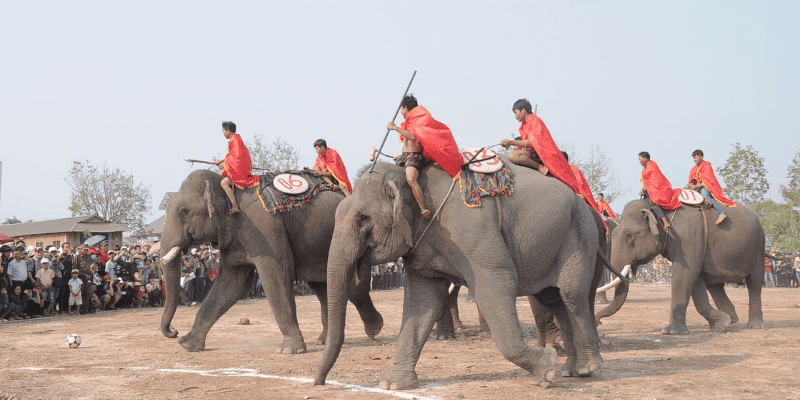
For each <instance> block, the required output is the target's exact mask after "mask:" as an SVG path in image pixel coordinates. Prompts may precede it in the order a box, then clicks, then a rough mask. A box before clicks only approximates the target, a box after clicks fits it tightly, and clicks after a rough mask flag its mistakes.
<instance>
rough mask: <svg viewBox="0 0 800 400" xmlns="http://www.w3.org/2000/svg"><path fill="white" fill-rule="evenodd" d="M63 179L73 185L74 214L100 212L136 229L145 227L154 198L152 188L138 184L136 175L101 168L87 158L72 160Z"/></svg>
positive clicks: (71, 196)
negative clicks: (134, 176)
mask: <svg viewBox="0 0 800 400" xmlns="http://www.w3.org/2000/svg"><path fill="white" fill-rule="evenodd" d="M64 180H65V181H66V182H67V183H68V184H69V186H70V187H71V188H72V194H71V195H70V202H71V203H72V205H71V206H70V207H69V210H70V211H72V216H78V215H97V216H99V217H102V218H105V219H107V220H109V221H111V222H116V223H120V224H125V225H127V226H129V227H131V228H132V229H134V230H141V229H142V228H144V226H145V222H144V217H145V215H147V214H150V212H149V211H150V203H151V201H152V199H151V196H150V187H149V186H144V185H143V184H142V183H139V184H136V182H135V181H134V179H133V175H129V174H127V173H125V171H123V170H121V169H119V168H115V169H113V170H112V169H111V168H109V167H108V166H107V165H103V167H102V168H98V167H96V166H93V165H91V164H90V163H89V161H88V160H87V161H86V162H85V163H84V162H80V161H73V163H72V168H71V169H70V170H69V172H67V177H66V178H64Z"/></svg>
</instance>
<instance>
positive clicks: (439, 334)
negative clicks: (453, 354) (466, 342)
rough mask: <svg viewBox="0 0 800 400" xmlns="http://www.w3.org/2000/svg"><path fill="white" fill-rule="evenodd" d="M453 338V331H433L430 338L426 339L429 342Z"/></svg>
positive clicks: (454, 335)
mask: <svg viewBox="0 0 800 400" xmlns="http://www.w3.org/2000/svg"><path fill="white" fill-rule="evenodd" d="M455 338H456V333H455V332H453V331H448V330H447V329H442V330H439V329H437V330H434V331H433V332H431V334H430V336H428V339H431V340H453V339H455Z"/></svg>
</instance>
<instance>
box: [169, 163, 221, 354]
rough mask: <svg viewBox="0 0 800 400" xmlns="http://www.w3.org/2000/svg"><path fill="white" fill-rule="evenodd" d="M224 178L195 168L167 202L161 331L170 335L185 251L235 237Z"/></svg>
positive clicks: (173, 331) (219, 246) (216, 244)
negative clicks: (182, 257)
mask: <svg viewBox="0 0 800 400" xmlns="http://www.w3.org/2000/svg"><path fill="white" fill-rule="evenodd" d="M221 180H222V178H221V177H220V176H219V175H218V174H216V173H213V172H211V171H206V170H199V171H194V172H192V173H191V174H190V175H189V176H188V177H187V178H186V180H185V181H184V182H183V185H181V189H180V191H179V192H178V193H177V194H175V195H174V196H172V198H171V199H170V201H169V205H168V206H167V213H166V222H165V224H164V231H163V234H162V238H161V256H162V258H161V259H162V262H163V274H164V285H165V293H164V294H165V298H166V302H165V305H164V314H163V315H162V316H161V332H162V333H164V335H165V336H167V337H171V338H174V337H177V336H178V332H177V331H175V330H172V328H171V327H170V323H171V322H172V318H173V317H174V316H175V310H176V309H177V307H178V302H179V293H180V291H179V287H180V276H181V275H180V269H181V260H180V256H181V253H182V252H186V251H187V250H189V246H192V245H200V244H203V243H208V242H211V243H212V244H214V245H215V246H216V247H218V248H224V247H226V246H227V245H228V244H229V243H230V242H231V238H232V234H231V232H230V228H229V225H230V224H229V223H228V218H227V215H226V210H227V203H226V200H225V192H223V191H222V188H221V187H220V181H221Z"/></svg>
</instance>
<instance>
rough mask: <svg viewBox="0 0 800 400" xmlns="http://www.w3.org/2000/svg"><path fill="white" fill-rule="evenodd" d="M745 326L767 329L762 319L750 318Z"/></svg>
mask: <svg viewBox="0 0 800 400" xmlns="http://www.w3.org/2000/svg"><path fill="white" fill-rule="evenodd" d="M747 327H748V328H750V329H767V325H766V324H764V320H763V319H751V320H750V321H748V322H747Z"/></svg>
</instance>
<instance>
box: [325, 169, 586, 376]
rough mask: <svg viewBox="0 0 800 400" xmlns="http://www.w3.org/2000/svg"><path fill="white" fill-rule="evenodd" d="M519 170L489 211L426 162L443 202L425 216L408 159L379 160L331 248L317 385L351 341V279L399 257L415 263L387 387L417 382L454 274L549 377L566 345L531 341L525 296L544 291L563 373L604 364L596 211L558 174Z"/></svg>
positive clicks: (526, 363)
mask: <svg viewBox="0 0 800 400" xmlns="http://www.w3.org/2000/svg"><path fill="white" fill-rule="evenodd" d="M506 165H509V164H508V162H506ZM509 167H510V168H514V170H515V172H516V182H515V188H516V189H515V192H514V193H513V195H511V196H509V197H507V198H506V197H501V198H500V199H499V200H498V201H497V202H493V201H486V202H484V204H483V206H482V207H480V208H467V207H466V206H465V205H464V203H463V201H462V199H461V198H459V197H460V196H459V195H458V194H454V195H452V196H448V187H450V188H451V189H452V185H455V184H456V183H457V182H455V181H453V179H452V178H451V177H450V175H448V174H447V173H445V172H444V171H443V170H441V169H440V168H439V167H438V166H430V167H427V168H425V169H423V171H422V172H421V174H420V178H419V182H420V183H421V185H422V187H424V188H426V194H425V195H426V200H425V203H426V204H430V205H433V206H435V207H434V208H433V209H436V208H440V211H439V213H438V217H436V218H434V219H432V220H426V219H422V217H421V216H420V209H419V206H418V204H417V202H416V200H415V199H414V197H413V194H412V192H411V189H410V188H409V186H408V184H407V183H406V179H405V175H404V172H403V169H402V168H399V167H396V166H394V165H388V164H379V165H378V166H377V167H376V168H375V172H374V173H373V175H372V176H371V177H370V176H369V175H368V174H365V175H364V176H362V177H361V178H360V179H359V181H358V183H357V184H356V189H355V190H354V194H353V196H350V197H348V198H347V199H345V200H344V201H343V202H342V203H341V204H340V206H339V209H338V210H337V211H336V228H335V232H334V239H333V242H332V245H331V253H330V256H329V257H328V286H329V290H328V308H329V311H328V316H329V322H330V324H329V329H328V340H327V342H326V347H325V351H324V353H323V356H322V359H321V360H320V362H319V365H318V367H317V372H316V376H315V384H324V383H325V377H326V376H327V374H328V372H329V371H330V369H331V368H332V367H333V364H334V363H335V361H336V358H337V357H338V355H339V352H340V350H341V347H342V343H343V341H344V322H345V312H346V307H345V305H346V298H345V296H344V294H345V293H347V292H348V290H349V289H348V286H349V285H350V283H351V281H352V277H353V276H358V279H368V276H369V266H371V265H375V264H380V263H384V262H388V261H392V260H396V259H397V258H398V257H400V256H403V259H404V260H405V261H406V264H405V271H406V284H405V300H404V306H403V322H402V326H401V330H400V335H399V337H398V341H397V356H396V357H395V359H394V365H393V367H392V368H391V370H390V371H388V373H387V375H386V376H385V378H384V379H383V380H382V381H381V383H380V386H381V387H382V388H384V389H392V390H394V389H409V388H414V387H417V385H418V380H417V375H416V372H415V366H416V363H417V360H418V359H419V355H420V352H421V351H422V348H423V346H424V344H425V341H426V340H427V339H428V336H429V334H430V333H431V329H432V327H433V324H434V322H435V321H437V320H438V319H439V318H440V317H442V315H443V314H444V313H445V310H447V309H448V307H447V299H448V293H447V290H448V287H449V285H450V283H451V282H452V283H456V284H461V285H466V286H469V287H470V288H472V289H473V290H474V293H475V301H476V303H477V305H478V306H479V307H480V309H481V310H482V311H483V313H484V316H485V317H486V322H487V323H488V325H489V327H490V329H491V332H492V337H493V339H494V341H495V343H496V344H497V346H498V348H499V349H500V352H501V353H502V354H503V356H504V357H505V358H506V359H507V360H509V361H511V362H513V363H515V364H516V365H519V366H520V367H522V368H524V369H526V370H528V371H529V372H530V373H532V374H533V375H534V376H535V377H536V378H537V379H538V380H539V383H540V384H541V385H542V386H545V387H546V386H547V385H548V384H549V382H551V381H552V380H553V379H554V378H555V366H556V362H557V355H556V351H555V350H554V349H549V348H532V347H529V346H528V345H527V344H525V342H524V341H523V340H522V332H521V329H520V323H519V319H518V317H517V311H516V297H517V296H526V295H533V296H535V297H536V298H537V299H538V300H539V301H540V302H541V303H542V304H543V305H544V306H546V307H547V308H548V309H550V310H551V311H552V312H553V313H554V314H555V316H556V317H557V318H558V319H559V321H560V324H561V328H562V331H563V335H564V337H565V340H564V342H565V344H566V345H567V347H568V358H567V363H566V364H565V366H564V368H563V369H562V375H568V376H569V375H580V376H588V375H590V374H591V373H592V372H593V371H595V370H597V369H598V368H600V366H601V365H602V358H601V356H600V352H599V349H598V346H597V344H598V341H599V338H598V336H597V329H596V327H595V323H594V320H593V315H592V310H593V306H594V302H593V298H594V288H596V287H597V282H599V280H600V273H596V270H597V268H596V266H597V252H598V240H599V238H598V230H597V226H596V224H595V222H594V220H593V219H592V211H591V210H590V209H589V208H588V207H586V206H585V205H584V204H583V203H582V202H580V200H579V199H578V197H577V196H575V193H574V192H573V191H572V190H571V189H569V188H568V187H567V186H566V185H564V184H563V183H561V182H559V181H558V180H556V179H554V178H550V177H545V176H543V175H541V174H539V173H538V172H536V171H533V170H530V169H527V168H524V167H516V168H515V167H514V166H509ZM429 221H430V228H429V229H428V230H427V231H426V232H427V233H425V234H424V236H420V235H421V234H422V232H423V231H424V230H425V229H426V226H427V225H428V224H429ZM417 243H418V244H417ZM415 244H417V246H416V247H414V245H415ZM412 248H413V251H412Z"/></svg>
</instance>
